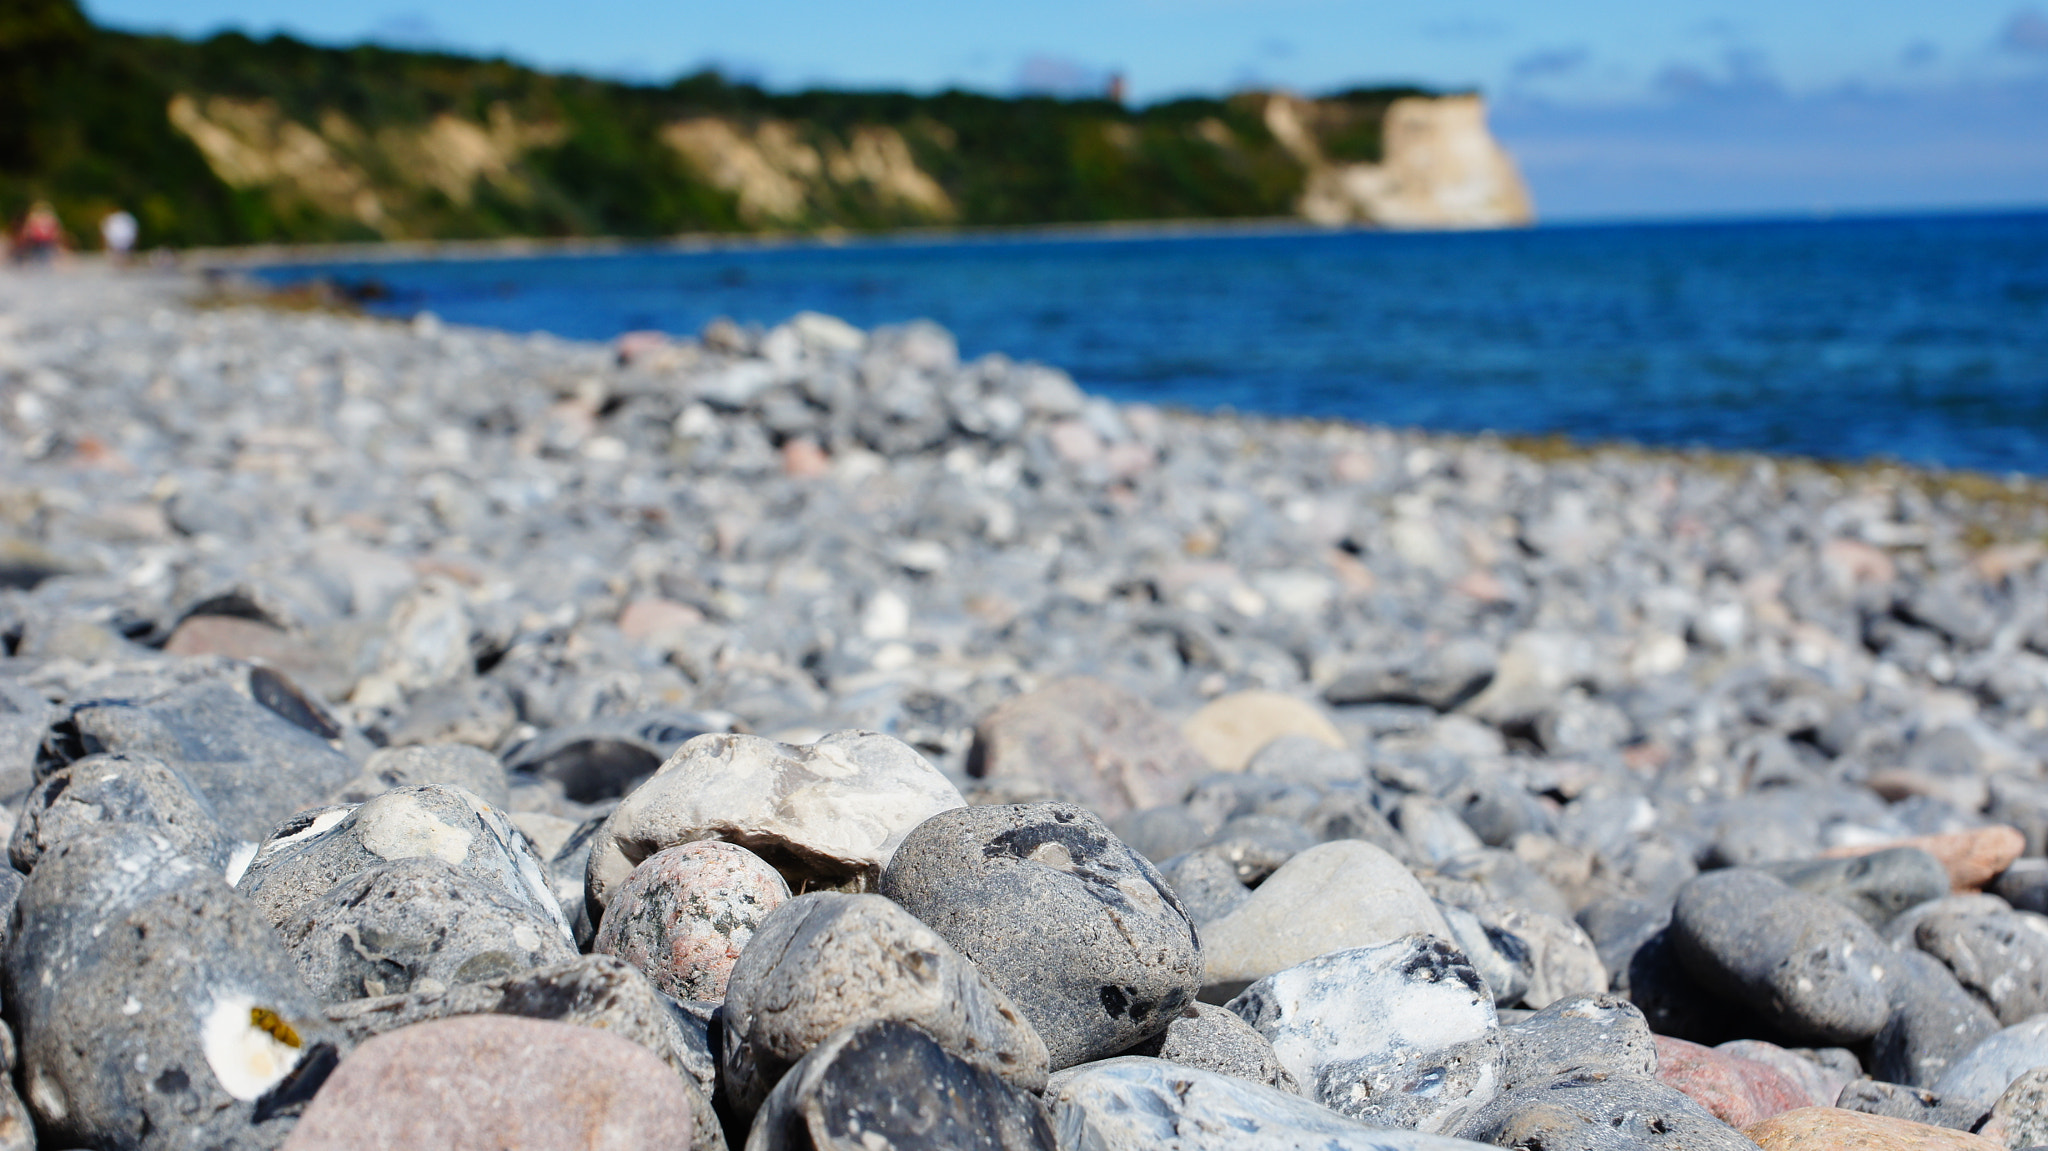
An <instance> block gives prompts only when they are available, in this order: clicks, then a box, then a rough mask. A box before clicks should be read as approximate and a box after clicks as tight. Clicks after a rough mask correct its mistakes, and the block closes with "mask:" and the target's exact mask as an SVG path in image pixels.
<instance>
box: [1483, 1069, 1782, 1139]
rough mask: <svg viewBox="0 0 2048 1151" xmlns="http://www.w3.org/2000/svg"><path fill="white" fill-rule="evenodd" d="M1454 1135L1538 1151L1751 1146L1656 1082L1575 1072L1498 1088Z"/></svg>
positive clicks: (1702, 1111)
mask: <svg viewBox="0 0 2048 1151" xmlns="http://www.w3.org/2000/svg"><path fill="white" fill-rule="evenodd" d="M1458 1134H1459V1135H1460V1136H1462V1137H1464V1138H1466V1139H1474V1140H1477V1141H1479V1142H1481V1143H1491V1144H1493V1145H1495V1146H1497V1147H1520V1148H1536V1147H1541V1148H1543V1151H1643V1149H1645V1148H1657V1149H1659V1151H1756V1144H1754V1143H1752V1142H1750V1141H1749V1140H1747V1139H1745V1138H1743V1137H1742V1135H1741V1134H1740V1133H1739V1132H1737V1131H1736V1130H1735V1129H1734V1128H1732V1127H1729V1126H1728V1125H1727V1124H1726V1123H1723V1122H1721V1121H1720V1120H1719V1119H1716V1118H1715V1117H1714V1116H1713V1114H1712V1113H1711V1112H1709V1111H1708V1110H1707V1109H1706V1108H1704V1107H1702V1106H1700V1105H1699V1104H1698V1103H1696V1102H1694V1101H1693V1100H1692V1099H1691V1098H1689V1097H1688V1096H1686V1095H1685V1094H1683V1093H1681V1092H1679V1091H1677V1090H1675V1089H1673V1088H1670V1087H1666V1086H1665V1085H1664V1084H1662V1083H1659V1082H1657V1081H1655V1080H1651V1079H1638V1078H1633V1077H1628V1076H1617V1077H1613V1078H1604V1077H1599V1076H1585V1075H1580V1074H1576V1073H1573V1074H1566V1075H1561V1076H1558V1077H1556V1078H1553V1079H1541V1080H1537V1081H1534V1082H1531V1083H1526V1084H1524V1085H1522V1086H1520V1087H1518V1088H1516V1089H1515V1090H1513V1091H1508V1092H1504V1093H1502V1094H1501V1095H1500V1096H1499V1097H1498V1098H1496V1099H1494V1100H1493V1102H1492V1103H1490V1104H1488V1105H1487V1106H1486V1107H1485V1108H1483V1109H1482V1110H1481V1111H1480V1112H1479V1113H1478V1114H1476V1115H1474V1116H1473V1117H1472V1118H1471V1119H1470V1120H1468V1121H1467V1122H1466V1123H1465V1125H1464V1126H1463V1127H1462V1128H1460V1129H1459V1131H1458Z"/></svg>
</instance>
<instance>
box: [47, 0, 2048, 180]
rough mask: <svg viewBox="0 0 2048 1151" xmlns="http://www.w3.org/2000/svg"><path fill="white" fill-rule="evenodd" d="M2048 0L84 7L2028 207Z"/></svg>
mask: <svg viewBox="0 0 2048 1151" xmlns="http://www.w3.org/2000/svg"><path fill="white" fill-rule="evenodd" d="M2043 4H2048V0H2041V3H2032V2H2019V0H1943V2H1942V3H1938V4H1937V3H1929V2H1927V0H1910V2H1909V0H1776V2H1771V3H1767V2H1763V0H1665V2H1663V3H1658V4H1644V3H1641V2H1640V0H1636V2H1633V3H1620V2H1612V0H1561V2H1553V3H1549V4H1545V5H1542V6H1540V11H1538V10H1537V6H1535V5H1531V4H1528V3H1527V2H1526V0H1524V2H1522V3H1509V2H1507V0H1465V2H1459V3H1452V4H1441V5H1438V4H1385V3H1358V2H1351V3H1345V2H1340V0H1038V2H1036V3H1033V4H1013V5H1002V6H1000V7H999V6H996V5H991V4H972V3H968V4H963V3H960V2H959V0H861V2H858V3H855V2H852V0H825V2H818V0H811V2H801V3H800V2H797V0H746V2H744V3H733V2H732V0H723V2H721V3H702V2H698V0H686V2H671V3H668V4H664V5H660V6H654V5H648V4H644V3H630V2H628V0H580V2H579V3H577V4H574V5H569V4H559V3H558V4H546V5H543V4H534V3H526V2H522V0H328V2H327V3H324V4H322V5H319V6H317V7H316V6H311V5H305V4H302V3H287V2H285V0H177V2H176V3H172V2H170V0H87V4H86V7H87V10H88V11H89V12H91V13H92V15H93V16H94V17H95V18H96V19H98V20H100V21H102V22H103V23H108V24H113V25H116V26H120V27H127V28H136V29H155V30H170V31H177V32H181V33H188V34H196V33H205V32H210V31H214V30H217V29H221V28H228V27H234V28H241V29H243V30H245V31H249V32H252V33H256V34H263V33H267V32H270V31H274V30H281V31H289V32H292V33H294V34H296V35H299V36H303V37H305V38H308V39H312V40H316V41H321V42H326V43H349V42H355V41H360V40H365V39H375V40H382V41H385V42H389V43H397V44H416V45H434V46H437V47H444V48H451V49H456V50H462V51H475V52H490V53H503V54H505V55H509V56H511V57H514V58H516V59H520V60H523V61H526V62H529V63H533V64H537V65H541V66H544V67H550V68H564V69H575V70H580V71H589V72H597V73H602V74H606V75H614V76H623V77H627V78H634V79H647V80H663V79H667V78H670V77H672V76H675V75H677V74H679V73H681V72H685V71H690V70H694V69H696V68H698V67H702V66H705V65H715V66H718V67H720V68H721V69H722V70H725V71H727V72H728V73H731V74H736V75H741V76H745V77H748V78H751V79H755V80H758V81H759V82H761V83H764V84H766V85H768V86H770V87H775V88H794V87H801V86H806V85H814V84H815V85H849V86H861V87H897V88H909V89H914V90H932V89H937V88H940V87H944V86H947V85H960V86H964V87H970V88H976V89H981V90H985V91H995V92H1007V91H1016V90H1019V89H1020V88H1024V87H1040V88H1054V89H1058V88H1063V87H1078V86H1087V85H1090V84H1094V83H1097V82H1099V80H1100V78H1102V77H1104V76H1106V75H1108V74H1110V73H1112V72H1120V73H1122V74H1124V75H1125V76H1126V78H1127V82H1128V85H1129V90H1130V93H1131V95H1132V97H1133V98H1134V99H1137V100H1140V101H1147V102H1149V101H1152V100H1157V99H1161V98H1164V97H1168V96H1173V95H1178V94H1183V93H1217V92H1225V91H1230V90H1233V89H1238V88H1244V87H1254V86H1256V87H1286V88H1292V89H1295V90H1299V91H1304V92H1317V91H1326V90H1330V89H1335V88H1340V87H1344V86H1348V85H1352V84H1358V83H1376V82H1390V81H1409V82H1417V83H1422V84H1428V85H1436V86H1445V87H1467V86H1471V87H1478V88H1480V89H1481V90H1483V91H1485V92H1486V93H1487V95H1488V96H1489V97H1490V98H1491V100H1492V101H1493V106H1494V124H1495V129H1496V131H1497V132H1498V134H1499V135H1500V136H1501V137H1502V139H1503V140H1504V141H1505V142H1506V143H1507V144H1508V146H1509V148H1510V149H1511V150H1512V151H1513V152H1514V153H1515V154H1516V156H1517V158H1518V159H1519V160H1520V161H1521V163H1522V166H1523V168H1524V171H1525V172H1526V173H1527V175H1528V177H1529V180H1530V183H1531V185H1532V186H1533V187H1534V190H1535V193H1536V199H1537V205H1538V208H1539V210H1540V211H1541V212H1542V213H1543V214H1544V216H1545V217H1546V218H1549V219H1572V218H1597V217H1643V216H1692V215H1701V214H1757V213H1771V214H1776V213H1786V212H1815V211H1820V212H1828V211H1868V210H1883V209H1890V208H1976V207H1999V206H2015V205H2030V206H2048V114H2044V113H2048V7H2043V6H2042V5H2043Z"/></svg>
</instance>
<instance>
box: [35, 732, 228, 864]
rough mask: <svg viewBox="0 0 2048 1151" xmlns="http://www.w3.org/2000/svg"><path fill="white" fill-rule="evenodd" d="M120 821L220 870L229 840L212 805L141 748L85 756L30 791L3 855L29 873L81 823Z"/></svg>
mask: <svg viewBox="0 0 2048 1151" xmlns="http://www.w3.org/2000/svg"><path fill="white" fill-rule="evenodd" d="M97 823H121V824H127V825H130V826H133V827H137V828H141V829H143V830H146V831H152V832H155V833H157V834H158V835H161V836H163V837H164V838H165V839H167V840H169V841H170V842H171V845H172V846H173V847H174V848H176V849H177V850H178V852H179V853H181V854H183V855H187V856H190V857H191V858H193V859H195V860H197V861H199V862H201V863H204V864H206V865H207V866H208V867H212V868H214V869H215V870H217V871H218V870H224V869H225V868H226V867H227V864H228V859H229V856H230V855H231V854H232V853H233V842H232V841H231V840H230V839H229V837H228V835H227V833H226V832H225V831H223V830H222V829H221V826H220V823H219V821H218V820H217V819H215V817H214V812H213V805H212V804H210V803H208V802H207V801H206V800H205V799H203V798H202V797H201V796H200V795H199V793H198V792H196V791H194V790H193V789H192V786H191V784H190V783H188V782H187V781H186V780H185V777H184V776H182V775H180V774H179V773H178V772H177V771H175V770H173V769H172V768H171V767H169V766H168V765H166V764H165V763H164V762H163V761H162V760H160V759H157V758H156V757H154V756H150V755H141V754H120V753H115V754H101V755H89V756H86V757H85V758H84V759H81V760H78V761H77V762H75V763H71V764H68V765H66V766H64V767H61V768H58V769H57V770H56V771H54V772H51V773H50V774H49V775H48V776H46V777H44V778H43V779H42V780H41V781H39V782H38V783H37V784H36V785H35V786H34V787H33V788H31V789H29V793H28V796H27V798H26V799H25V800H24V802H23V803H22V807H21V814H20V816H19V818H18V820H17V822H16V823H15V825H14V838H13V840H12V841H11V842H10V843H9V844H8V846H7V855H8V858H9V859H10V860H12V861H13V863H14V866H15V868H16V869H17V870H20V871H33V870H34V869H35V866H36V861H37V860H38V859H40V858H42V856H43V853H44V852H46V851H48V850H50V848H51V847H53V846H55V845H56V844H58V843H61V842H63V841H64V839H65V838H66V837H68V836H70V835H72V834H74V833H76V832H77V830H78V829H79V828H81V827H85V826H88V825H91V824H97Z"/></svg>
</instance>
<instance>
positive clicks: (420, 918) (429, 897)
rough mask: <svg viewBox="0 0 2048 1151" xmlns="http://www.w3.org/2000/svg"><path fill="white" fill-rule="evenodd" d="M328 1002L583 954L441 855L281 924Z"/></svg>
mask: <svg viewBox="0 0 2048 1151" xmlns="http://www.w3.org/2000/svg"><path fill="white" fill-rule="evenodd" d="M278 934H279V935H281V936H282V937H283V939H284V943H285V947H286V949H287V950H289V951H290V952H291V955H292V959H293V960H294V961H295V962H296V963H297V965H298V969H299V975H300V977H301V978H302V979H303V980H304V981H305V983H306V986H307V987H309V988H311V989H312V990H313V993H314V994H315V995H316V996H317V997H318V998H319V999H320V1001H321V1002H323V1003H339V1002H341V1001H343V1000H347V999H361V998H365V997H368V996H377V995H395V994H398V993H400V992H404V991H413V990H419V991H430V990H436V989H442V988H447V987H450V986H453V985H455V984H458V983H473V982H476V981H479V980H485V979H496V978H499V977H502V976H507V975H515V974H518V973H519V972H522V971H529V970H531V969H533V968H536V967H542V966H545V965H547V964H550V963H561V962H565V961H567V960H569V959H572V958H574V957H575V954H576V953H575V950H574V949H573V948H571V947H570V945H569V942H568V939H567V938H566V937H565V936H564V935H563V934H562V932H561V931H559V930H558V929H557V926H556V925H555V924H553V923H550V922H549V921H548V920H546V919H543V918H542V917H541V916H540V915H538V914H537V913H535V912H534V911H533V909H532V907H531V905H530V904H528V903H526V902H523V901H520V900H517V899H514V898H513V897H511V896H509V895H507V894H505V892H504V891H503V889H501V888H499V887H497V886H496V885H494V884H491V883H489V882H487V881H484V880H479V879H477V878H475V877H473V876H471V875H469V874H466V873H464V872H462V871H458V870H457V869H456V868H455V867H453V866H452V865H450V864H448V863H446V862H444V861H443V860H441V859H438V858H435V857H433V856H419V857H415V858H410V859H400V860H397V861H395V862H392V863H386V864H382V865H380V866H377V867H372V868H369V869H367V870H364V871H362V872H360V873H358V874H357V875H355V876H353V877H351V878H349V879H347V880H345V881H343V882H341V883H339V884H337V885H336V886H335V887H334V888H333V889H332V890H330V891H329V892H327V893H326V894H325V895H323V896H321V897H320V898H318V899H314V900H311V901H309V902H307V903H304V904H302V905H300V906H299V907H298V909H297V910H296V911H294V912H293V913H292V914H291V915H290V917H288V918H287V919H286V920H285V921H284V923H283V924H281V925H280V926H279V928H278Z"/></svg>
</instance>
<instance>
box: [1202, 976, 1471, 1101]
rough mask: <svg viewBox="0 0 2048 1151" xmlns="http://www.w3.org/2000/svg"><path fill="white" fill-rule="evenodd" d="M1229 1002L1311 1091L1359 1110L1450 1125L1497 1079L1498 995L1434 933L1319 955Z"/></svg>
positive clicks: (1317, 1097)
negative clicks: (1492, 994) (1495, 998)
mask: <svg viewBox="0 0 2048 1151" xmlns="http://www.w3.org/2000/svg"><path fill="white" fill-rule="evenodd" d="M1229 1007H1230V1010H1231V1011H1233V1012H1235V1013H1237V1014H1238V1015H1239V1016H1241V1017H1242V1018H1243V1019H1244V1021H1245V1022H1246V1023H1249V1024H1251V1026H1252V1029H1253V1030H1255V1031H1257V1032H1258V1033H1259V1034H1261V1035H1263V1036H1265V1037H1266V1040H1267V1041H1268V1042H1270V1043H1271V1044H1272V1045H1273V1050H1274V1052H1275V1053H1276V1054H1277V1055H1278V1056H1279V1057H1280V1062H1281V1063H1282V1064H1284V1065H1285V1066H1286V1067H1287V1070H1288V1071H1289V1072H1291V1073H1292V1074H1293V1075H1294V1078H1295V1080H1296V1081H1297V1082H1299V1083H1300V1084H1301V1085H1302V1088H1303V1093H1304V1094H1306V1095H1307V1096H1308V1097H1309V1098H1311V1099H1314V1100H1315V1101H1316V1102H1318V1103H1321V1104H1322V1105H1323V1106H1325V1107H1329V1108H1332V1109H1334V1110H1336V1111H1338V1112H1340V1113H1342V1114H1344V1115H1348V1116H1350V1117H1351V1118H1353V1119H1359V1120H1362V1121H1364V1122H1367V1123H1372V1124H1375V1125H1377V1126H1383V1127H1404V1128H1409V1129H1411V1130H1416V1131H1425V1132H1445V1131H1452V1130H1455V1129H1456V1128H1457V1126H1458V1124H1459V1123H1460V1122H1462V1121H1463V1120H1464V1119H1465V1117H1466V1116H1468V1115H1470V1114H1471V1113H1472V1112H1473V1111H1475V1110H1476V1109H1478V1108H1479V1107H1482V1106H1484V1105H1485V1104H1486V1102H1487V1101H1488V1100H1490V1099H1492V1098H1493V1097H1494V1095H1495V1094H1496V1093H1497V1092H1498V1091H1499V1090H1500V1085H1501V1065H1502V1061H1503V1058H1504V1055H1503V1051H1502V1038H1501V1031H1500V1026H1499V1023H1498V1021H1497V1020H1496V1018H1495V1016H1494V1010H1493V1000H1492V998H1491V997H1490V996H1489V995H1488V994H1487V992H1486V985H1485V983H1483V982H1482V981H1481V980H1480V978H1479V973H1478V972H1477V971H1475V970H1474V969H1473V968H1472V965H1471V963H1470V962H1469V961H1468V960H1467V959H1466V958H1465V955H1464V953H1463V952H1460V951H1459V950H1458V949H1457V948H1456V947H1453V946H1452V945H1451V944H1449V943H1447V942H1445V941H1444V940H1442V939H1438V938H1435V937H1433V936H1427V935H1411V936H1407V937H1405V938H1403V939H1398V940H1395V941H1394V942H1392V943H1388V944H1383V945H1381V946H1378V947H1356V948H1350V949H1347V950H1344V951H1337V952H1332V953H1330V954H1327V955H1321V956H1318V957H1316V958H1315V959H1311V960H1309V961H1308V962H1306V963H1302V964H1298V965H1296V966H1294V967H1290V968H1288V969H1287V970H1285V971H1281V972H1277V973H1275V974H1273V975H1269V976H1266V977H1265V978H1263V979H1261V980H1259V981H1258V982H1256V983H1254V984H1252V985H1251V986H1250V987H1247V988H1246V989H1245V990H1244V993H1243V994H1241V995H1239V996H1238V997H1237V998H1235V999H1233V1000H1231V1001H1230V1004H1229Z"/></svg>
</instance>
